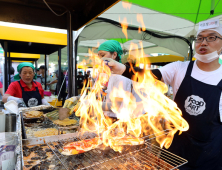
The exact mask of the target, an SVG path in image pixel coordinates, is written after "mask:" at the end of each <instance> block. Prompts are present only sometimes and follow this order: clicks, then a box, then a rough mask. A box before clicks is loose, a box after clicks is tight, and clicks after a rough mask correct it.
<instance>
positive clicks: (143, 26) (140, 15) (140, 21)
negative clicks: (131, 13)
mask: <svg viewBox="0 0 222 170" xmlns="http://www.w3.org/2000/svg"><path fill="white" fill-rule="evenodd" d="M137 21H138V22H139V23H140V24H141V26H142V31H146V26H145V24H144V22H143V15H142V14H137ZM140 31H141V28H140V27H139V32H140Z"/></svg>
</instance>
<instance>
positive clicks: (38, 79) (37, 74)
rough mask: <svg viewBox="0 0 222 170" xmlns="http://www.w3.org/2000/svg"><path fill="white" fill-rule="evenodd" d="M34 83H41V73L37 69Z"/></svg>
mask: <svg viewBox="0 0 222 170" xmlns="http://www.w3.org/2000/svg"><path fill="white" fill-rule="evenodd" d="M36 76H37V77H36V81H37V82H39V83H41V73H40V70H39V68H37V69H36Z"/></svg>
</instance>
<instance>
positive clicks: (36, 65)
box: [35, 60, 38, 73]
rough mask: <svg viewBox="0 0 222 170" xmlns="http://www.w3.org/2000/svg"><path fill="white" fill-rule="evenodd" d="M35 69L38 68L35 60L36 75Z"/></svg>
mask: <svg viewBox="0 0 222 170" xmlns="http://www.w3.org/2000/svg"><path fill="white" fill-rule="evenodd" d="M37 68H38V64H37V60H35V72H36V73H37Z"/></svg>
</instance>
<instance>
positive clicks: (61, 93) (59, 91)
mask: <svg viewBox="0 0 222 170" xmlns="http://www.w3.org/2000/svg"><path fill="white" fill-rule="evenodd" d="M55 73H56V77H57V79H56V80H54V81H52V82H50V83H47V85H52V84H55V83H57V84H56V90H55V95H58V100H59V101H60V100H62V105H63V104H64V102H65V99H66V95H67V93H66V82H65V80H64V79H65V76H64V74H63V73H62V72H60V76H61V84H59V83H58V81H59V80H58V78H59V72H58V70H57V71H56V72H55Z"/></svg>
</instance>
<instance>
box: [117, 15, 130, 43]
mask: <svg viewBox="0 0 222 170" xmlns="http://www.w3.org/2000/svg"><path fill="white" fill-rule="evenodd" d="M119 22H120V23H121V27H122V32H123V34H124V35H125V37H126V39H128V35H127V28H128V23H127V19H126V17H124V18H123V21H121V20H120V18H119Z"/></svg>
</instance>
